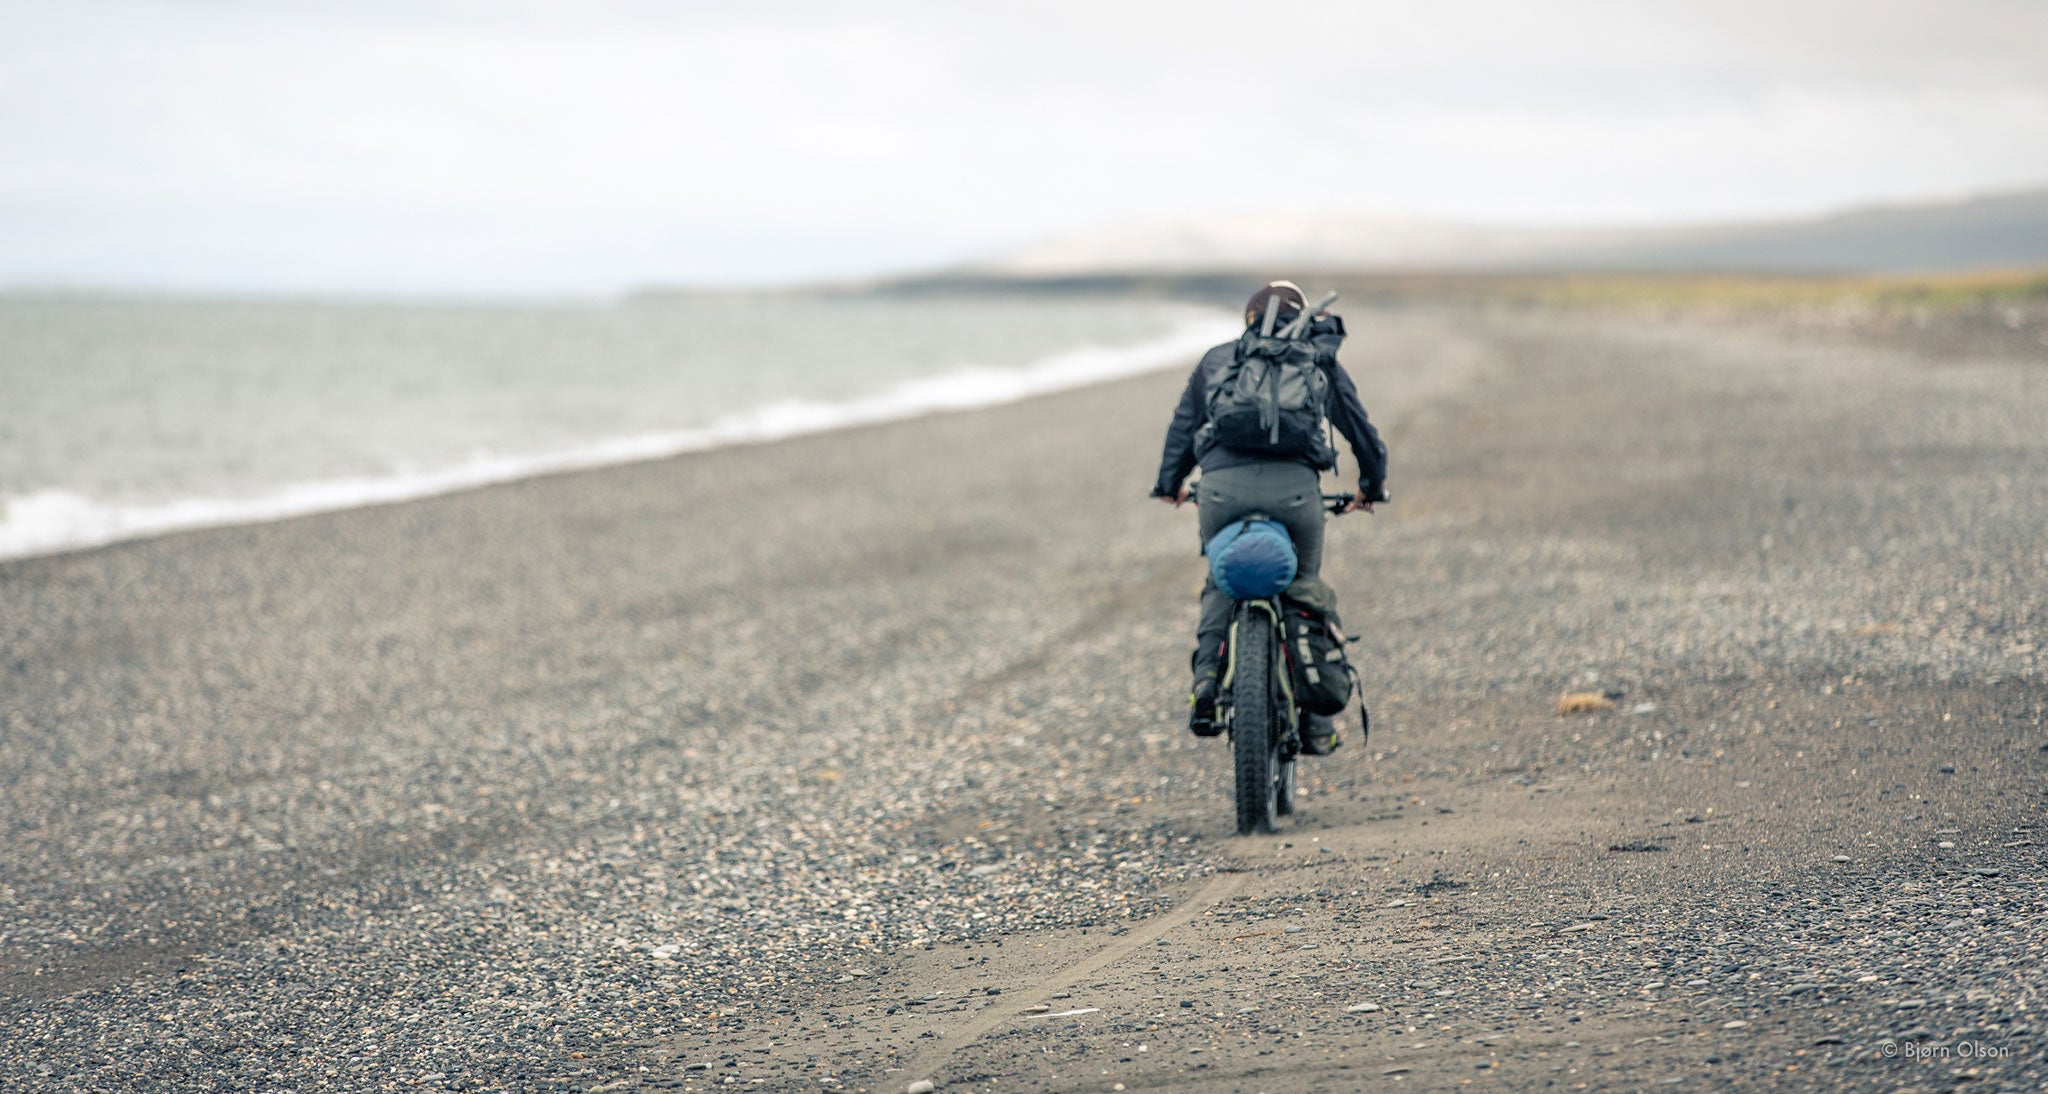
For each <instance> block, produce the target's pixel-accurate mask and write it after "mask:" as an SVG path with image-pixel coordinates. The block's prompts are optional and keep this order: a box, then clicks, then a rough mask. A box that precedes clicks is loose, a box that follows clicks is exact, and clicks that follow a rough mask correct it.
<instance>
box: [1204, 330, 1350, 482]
mask: <svg viewBox="0 0 2048 1094" xmlns="http://www.w3.org/2000/svg"><path fill="white" fill-rule="evenodd" d="M1329 394H1330V374H1329V372H1328V371H1326V370H1325V369H1323V368H1322V367H1321V366H1320V365H1319V364H1318V363H1317V360H1316V347H1315V344H1314V343H1312V342H1310V341H1309V340H1308V339H1307V338H1281V337H1276V336H1269V335H1262V334H1260V333H1259V332H1258V331H1256V330H1248V331H1246V332H1244V337H1242V338H1239V339H1238V340H1237V351H1236V353H1235V355H1234V356H1233V357H1232V360H1231V362H1230V364H1229V365H1228V366H1226V367H1225V368H1224V369H1223V370H1222V372H1221V373H1220V374H1218V375H1216V376H1213V377H1211V378H1210V380H1209V385H1208V390H1207V392H1206V394H1205V396H1204V402H1205V404H1206V405H1205V409H1206V410H1207V411H1208V415H1209V427H1210V429H1211V436H1212V437H1213V439H1214V441H1215V443H1217V444H1220V445H1223V446H1224V447H1226V448H1236V449H1241V450H1243V451H1246V452H1258V453H1263V454H1265V455H1270V456H1275V457H1287V458H1293V457H1301V456H1318V455H1320V454H1321V453H1322V451H1323V450H1324V449H1325V448H1327V447H1328V442H1327V441H1325V440H1324V438H1323V409H1324V407H1326V406H1327V405H1328V400H1329Z"/></svg>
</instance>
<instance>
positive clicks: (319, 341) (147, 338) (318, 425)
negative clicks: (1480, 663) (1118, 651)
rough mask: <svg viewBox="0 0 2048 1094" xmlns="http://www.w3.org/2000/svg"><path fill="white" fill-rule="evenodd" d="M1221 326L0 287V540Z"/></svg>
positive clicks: (141, 524)
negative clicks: (123, 294)
mask: <svg viewBox="0 0 2048 1094" xmlns="http://www.w3.org/2000/svg"><path fill="white" fill-rule="evenodd" d="M1234 333H1235V330H1234V329H1233V323H1232V318H1231V317H1230V316H1229V315H1228V314H1227V313H1225V312H1223V311H1212V310H1207V309H1201V308H1196V307H1191V306H1187V305H1180V304H1173V303H1168V302H1162V301H1157V300H1133V299H1112V298H1045V297H1030V296H1015V297H1006V296H989V297H974V298H964V299H962V298H956V299H943V300H941V299H890V298H884V297H856V296H822V295H821V296H811V295H798V294H755V295H745V296H742V295H732V296H715V295H678V296H673V297H661V298H644V299H632V300H626V301H621V302H616V303H603V304H588V305H574V304H563V305H529V304H520V305H504V306H495V305H450V304H369V303H316V302H275V301H266V302H253V301H226V300H221V301H210V300H184V299H179V300H117V299H87V298H75V297H66V298H51V299H35V298H4V297H0V558H10V557H21V556H25V555H34V554H45V553H51V552H59V551H65V550H71V549H76V548H81V547H86V546H92V545H97V544H102V543H109V542H113V541H117V540H123V539H132V538H138V537H143V536H149V535H156V534H160V533H163V532H167V531H173V530H177V529H184V528H194V527H202V526H209V525H221V524H237V523H247V522H253V521H261V520H271V519H277V518H281V517H287V516H293V515H298V514H302V513H309V512H316V511H320V510H329V509H339V508H347V507H351V506H359V505H369V504H376V503H381V502H387V501H396V500H401V499H405V498H413V497H420V496H424V495H428V494H434V493H442V492H446V491H450V490H458V489H462V488H465V487H471V486H478V485H483V484H486V483H493V482H503V481H507V480H511V479H517V478H523V477H527V476H532V475H538V474H545V473H548V472H553V471H561V470H569V469H574V468H583V467H593V466H601V465H605V464H612V463H621V462H626V461H630V460H640V459H650V458H655V457H660V456H665V455H671V454H675V453H679V452H687V451H692V450H700V449H705V448H712V447H717V446H721V445H729V444H741V443H750V442H759V441H767V440H773V439H777V438H781V437H787V436H792V435H795V434H799V433H808V432H817V431H820V430H827V429H834V428H843V427H847V426H852V425H859V424H864V423H869V422H877V421H884V420H888V419H893V418H903V417H910V416H914V415H918V414H926V413H933V412H938V411H944V410H949V409H959V408H966V407H973V406H985V405H988V404H991V403H997V402H1004V401H1008V400H1013V399H1019V398H1023V397H1026V396H1029V395H1034V394H1039V393H1042V392H1047V391H1053V390H1058V389H1062V388H1069V387H1075V386H1079V385H1083V384H1088V383H1093V382H1098V381H1101V380H1107V379H1113V378H1116V377H1120V376H1127V375H1132V374H1136V373H1139V372H1143V371H1147V370H1151V369H1157V368H1166V367H1189V366H1191V365H1192V364H1193V362H1194V360H1195V358H1196V356H1197V355H1199V354H1200V352H1201V351H1202V350H1203V349H1205V348H1206V347H1208V346H1210V345H1213V344H1215V343H1216V342H1219V341H1222V340H1224V339H1227V338H1228V337H1230V336H1231V335H1232V334H1234Z"/></svg>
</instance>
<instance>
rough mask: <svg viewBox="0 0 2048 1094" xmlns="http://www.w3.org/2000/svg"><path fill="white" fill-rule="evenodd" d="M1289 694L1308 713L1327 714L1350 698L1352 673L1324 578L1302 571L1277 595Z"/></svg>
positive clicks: (1340, 706)
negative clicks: (1290, 687) (1302, 575)
mask: <svg viewBox="0 0 2048 1094" xmlns="http://www.w3.org/2000/svg"><path fill="white" fill-rule="evenodd" d="M1280 607H1281V618H1282V626H1283V628H1284V631H1285V633H1286V636H1287V663H1288V667H1289V669H1290V671H1291V672H1292V673H1293V676H1294V698H1295V701H1296V702H1297V703H1300V704H1301V708H1302V709H1303V710H1306V711H1308V712H1309V713H1310V714H1322V715H1331V714H1336V713H1337V712H1339V711H1341V710H1343V709H1344V707H1345V704H1347V703H1349V702H1350V701H1351V691H1352V681H1353V674H1352V671H1351V660H1350V658H1349V657H1348V656H1347V655H1346V654H1345V651H1344V631H1343V628H1342V627H1341V626H1340V625H1339V623H1338V621H1337V611H1336V608H1337V597H1336V594H1335V593H1334V592H1333V591H1332V590H1331V589H1330V586H1329V585H1328V583H1326V582H1324V581H1322V580H1321V579H1319V578H1312V577H1305V578H1302V579H1301V580H1300V581H1296V582H1294V583H1293V584H1292V585H1289V586H1288V587H1287V591H1286V592H1285V593H1284V594H1283V595H1282V596H1281V598H1280Z"/></svg>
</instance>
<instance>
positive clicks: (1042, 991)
mask: <svg viewBox="0 0 2048 1094" xmlns="http://www.w3.org/2000/svg"><path fill="white" fill-rule="evenodd" d="M1246 877H1247V875H1246V874H1244V873H1241V872H1232V873H1227V874H1218V875H1216V876H1215V877H1213V878H1211V879H1209V883H1208V884H1206V885H1204V886H1202V887H1201V888H1200V889H1197V890H1195V892H1194V895H1192V896H1190V897H1189V898H1188V899H1187V900H1186V901H1183V902H1182V903H1181V905H1180V906H1179V907H1177V908H1175V909H1173V910H1172V911H1170V912H1167V913H1166V914H1165V915H1161V916H1157V917H1155V918H1153V919H1151V920H1149V921H1147V922H1146V923H1145V924H1144V925H1143V926H1140V927H1138V928H1136V929H1134V930H1132V931H1131V932H1130V933H1129V934H1127V935H1124V936H1123V937H1121V938H1119V939H1117V940H1116V941H1115V942H1112V943H1110V944H1109V945H1107V946H1104V947H1102V948H1101V949H1099V950H1096V951H1095V952H1094V953H1092V954H1090V955H1088V956H1087V957H1085V958H1083V959H1081V960H1079V961H1076V962H1074V963H1073V964H1071V965H1067V966H1065V967H1064V968H1061V969H1060V970H1059V971H1057V972H1054V973H1052V974H1051V975H1049V976H1046V977H1044V978H1042V979H1040V980H1038V981H1035V982H1033V983H1030V984H1026V985H1024V986H1022V987H1021V988H1019V989H1018V990H1017V994H1018V995H1019V996H1021V997H1032V996H1036V997H1040V998H1043V997H1044V996H1046V995H1050V994H1053V993H1055V992H1061V991H1066V990H1067V989H1069V988H1072V987H1075V986H1077V985H1079V984H1080V983H1081V981H1083V980H1085V979H1087V978H1088V977H1089V976H1091V975H1093V974H1094V973H1096V972H1098V971H1100V970H1102V969H1105V968H1107V967H1109V966H1110V965H1113V964H1115V963H1116V962H1118V961H1121V960H1123V959H1124V958H1126V957H1129V956H1130V955H1131V954H1133V953H1135V952H1136V951H1137V950H1139V949H1141V948H1142V947H1145V946H1149V945H1151V944H1152V943H1154V942H1156V941H1158V940H1159V939H1160V938H1163V937H1165V935H1166V934H1167V933H1168V932H1170V931H1172V930H1174V929H1176V928H1179V927H1183V926H1186V925H1187V924H1188V923H1189V922H1190V921H1191V920H1193V919H1194V918H1195V917H1196V916H1198V915H1200V914H1202V913H1203V912H1204V911H1207V910H1208V909H1209V908H1210V907H1212V906H1214V905H1216V904H1218V903H1220V902H1222V901H1224V900H1228V899H1229V898H1230V897H1231V896H1232V895H1233V894H1235V893H1236V892H1237V891H1238V889H1240V888H1242V887H1243V886H1244V883H1245V878H1246ZM1029 1017H1030V1016H1029V1015H1020V1014H1018V1013H1017V1012H1015V1011H1013V1010H1010V1009H1009V1008H1007V1007H1005V1008H996V1007H990V1008H989V1009H988V1010H987V1011H984V1012H983V1013H982V1014H981V1015H979V1016H978V1017H976V1018H974V1019H973V1020H972V1021H969V1022H968V1023H966V1024H965V1025H963V1026H961V1027H960V1028H958V1029H956V1030H954V1031H953V1032H951V1033H949V1034H946V1035H945V1036H943V1037H941V1038H939V1040H938V1043H936V1044H933V1045H931V1046H929V1047H927V1048H926V1049H925V1050H924V1051H923V1052H920V1053H918V1054H917V1055H916V1056H914V1057H912V1058H911V1060H910V1062H909V1063H908V1064H907V1065H906V1066H905V1067H904V1071H903V1073H904V1074H906V1075H909V1076H912V1077H913V1078H934V1077H935V1076H936V1075H937V1074H938V1071H939V1069H940V1068H942V1067H944V1066H945V1065H946V1062H947V1061H949V1060H951V1059H952V1058H953V1056H954V1055H955V1054H956V1053H958V1052H959V1051H960V1050H962V1049H964V1048H966V1047H967V1046H969V1045H972V1044H973V1043H974V1042H976V1041H979V1040H981V1038H983V1037H984V1036H987V1035H988V1033H989V1032H990V1031H992V1030H994V1029H995V1028H996V1027H998V1026H1001V1025H1004V1024H1005V1023H1011V1022H1016V1021H1018V1020H1020V1019H1026V1018H1029Z"/></svg>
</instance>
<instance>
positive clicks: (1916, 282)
mask: <svg viewBox="0 0 2048 1094" xmlns="http://www.w3.org/2000/svg"><path fill="white" fill-rule="evenodd" d="M1282 272H1284V273H1286V274H1288V275H1289V276H1290V277H1292V279H1293V280H1294V281H1296V282H1298V283H1300V284H1301V285H1303V286H1306V287H1308V288H1310V289H1311V290H1314V291H1320V290H1322V289H1323V288H1326V287H1328V288H1335V289H1338V290H1339V291H1341V292H1342V293H1343V294H1344V301H1345V302H1346V303H1348V304H1353V305H1357V304H1370V303H1375V302H1377V303H1390V304H1391V303H1405V304H1429V303H1463V304H1506V305H1523V306H1541V307H1593V308H1615V307H1619V308H1652V309H1657V310H1674V311H1686V312H1695V311H1696V312H1702V313H1713V314H1732V313H1758V314H1765V313H1773V312H1784V311H1794V312H1800V313H1813V312H1818V311H1831V312H1842V313H1845V314H1856V315H1862V316H1870V315H1921V316H1956V315H1968V314H1986V313H1995V312H2003V311H2007V310H2010V309H2014V308H2017V309H2020V310H2021V311H2022V312H2024V313H2027V314H2039V313H2042V312H2044V311H2048V268H2043V269H2027V270H1987V271H1980V272H1972V273H1955V274H1917V275H1915V274H1898V275H1826V274H1810V275H1798V274H1720V273H1712V274H1708V273H1700V274H1688V273H1358V272H1338V271H1328V270H1325V271H1282ZM1266 276H1267V275H1265V274H1260V273H1237V272H1232V271H1202V272H1188V273H1104V274H1075V275H1068V276H1058V277H1006V276H1001V275H989V274H940V275H932V276H926V277H918V278H907V279H903V280H899V281H893V282H886V283H883V284H880V285H870V286H863V287H862V290H861V291H871V292H879V293H886V294H892V295H897V294H901V295H945V294H956V293H957V294H976V293H989V292H1002V293H1016V292H1024V293H1044V294H1048V295H1071V294H1100V293H1106V294H1118V295H1147V296H1149V295H1160V296H1172V297H1178V298H1182V299H1188V300H1197V301H1201V302H1204V303H1214V304H1219V305H1233V304H1235V303H1237V302H1238V301H1241V300H1243V299H1244V298H1245V297H1246V296H1247V295H1248V294H1250V293H1251V291H1252V290H1254V289H1256V288H1257V287H1258V286H1260V285H1261V284H1264V283H1265V280H1266Z"/></svg>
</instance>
